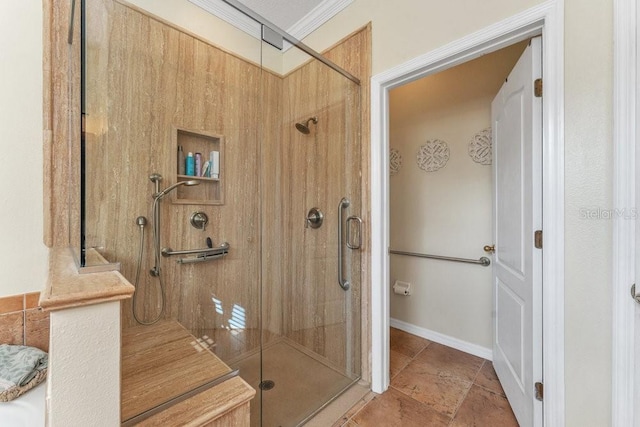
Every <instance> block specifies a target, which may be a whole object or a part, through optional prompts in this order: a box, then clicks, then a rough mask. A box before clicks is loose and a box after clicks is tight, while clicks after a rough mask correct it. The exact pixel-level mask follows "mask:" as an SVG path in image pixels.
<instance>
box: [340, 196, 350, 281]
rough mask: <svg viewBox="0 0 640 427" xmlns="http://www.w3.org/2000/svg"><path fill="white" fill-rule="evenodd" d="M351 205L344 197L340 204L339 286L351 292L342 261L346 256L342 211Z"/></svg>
mask: <svg viewBox="0 0 640 427" xmlns="http://www.w3.org/2000/svg"><path fill="white" fill-rule="evenodd" d="M350 204H351V202H350V201H349V199H347V198H346V197H343V198H342V200H340V203H338V284H339V285H340V287H341V288H342V289H343V290H345V291H348V290H349V286H350V283H349V281H348V280H347V279H345V278H344V277H343V264H344V262H343V261H344V260H343V259H342V255H343V254H344V250H343V246H344V241H343V239H342V234H343V233H342V222H343V221H342V210H343V209H346V208H348V207H349V205H350Z"/></svg>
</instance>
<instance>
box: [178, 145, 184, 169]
mask: <svg viewBox="0 0 640 427" xmlns="http://www.w3.org/2000/svg"><path fill="white" fill-rule="evenodd" d="M184 166H185V164H184V151H182V145H178V175H184Z"/></svg>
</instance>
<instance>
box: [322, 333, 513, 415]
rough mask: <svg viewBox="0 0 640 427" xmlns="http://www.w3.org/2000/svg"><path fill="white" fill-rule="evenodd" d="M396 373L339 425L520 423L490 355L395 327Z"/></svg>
mask: <svg viewBox="0 0 640 427" xmlns="http://www.w3.org/2000/svg"><path fill="white" fill-rule="evenodd" d="M390 374H391V385H390V387H389V389H388V390H387V391H386V392H385V393H383V394H381V395H377V394H374V393H369V394H368V395H367V396H365V397H364V398H363V399H362V400H361V401H360V402H358V404H356V405H355V406H354V407H353V408H351V410H349V412H347V413H346V414H345V415H344V416H343V417H342V418H341V419H340V420H339V421H337V422H336V423H335V424H334V427H356V426H376V427H377V426H384V427H392V426H398V427H412V426H416V427H417V426H420V427H425V426H452V427H462V426H477V427H489V426H490V427H503V426H504V427H509V426H515V427H517V426H518V422H517V421H516V419H515V416H514V415H513V412H512V411H511V407H510V406H509V402H508V401H507V399H506V397H505V396H504V392H503V390H502V387H501V386H500V382H499V381H498V378H497V377H496V374H495V371H494V370H493V365H492V364H491V362H490V361H488V360H484V359H482V358H479V357H476V356H472V355H470V354H467V353H463V352H461V351H458V350H455V349H452V348H449V347H445V346H443V345H440V344H437V343H434V342H431V341H429V340H426V339H424V338H420V337H417V336H415V335H411V334H408V333H406V332H403V331H400V330H398V329H394V328H391V373H390Z"/></svg>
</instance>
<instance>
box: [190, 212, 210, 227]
mask: <svg viewBox="0 0 640 427" xmlns="http://www.w3.org/2000/svg"><path fill="white" fill-rule="evenodd" d="M189 222H191V225H192V226H193V227H194V228H197V229H198V230H203V231H204V229H205V228H206V227H207V224H208V223H209V217H208V216H207V214H206V213H204V212H200V211H198V212H194V213H192V214H191V217H190V218H189Z"/></svg>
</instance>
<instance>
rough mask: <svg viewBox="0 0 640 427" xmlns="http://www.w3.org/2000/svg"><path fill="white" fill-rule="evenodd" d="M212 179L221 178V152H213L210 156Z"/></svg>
mask: <svg viewBox="0 0 640 427" xmlns="http://www.w3.org/2000/svg"><path fill="white" fill-rule="evenodd" d="M209 162H210V170H211V178H215V179H218V178H220V152H219V151H212V152H211V153H210V154H209Z"/></svg>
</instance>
